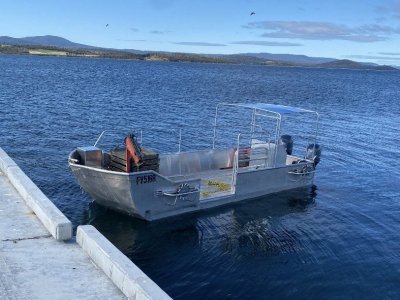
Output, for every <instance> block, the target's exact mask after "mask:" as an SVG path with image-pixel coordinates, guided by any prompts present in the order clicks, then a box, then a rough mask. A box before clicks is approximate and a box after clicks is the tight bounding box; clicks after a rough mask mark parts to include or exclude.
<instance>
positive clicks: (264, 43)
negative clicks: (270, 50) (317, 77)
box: [231, 41, 303, 47]
mask: <svg viewBox="0 0 400 300" xmlns="http://www.w3.org/2000/svg"><path fill="white" fill-rule="evenodd" d="M231 44H235V45H256V46H270V47H298V46H303V45H302V44H299V43H289V42H271V41H236V42H231Z"/></svg>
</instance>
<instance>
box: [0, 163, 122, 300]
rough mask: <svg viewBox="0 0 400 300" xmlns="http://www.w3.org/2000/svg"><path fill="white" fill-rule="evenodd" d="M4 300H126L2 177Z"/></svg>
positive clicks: (0, 292) (0, 294)
mask: <svg viewBox="0 0 400 300" xmlns="http://www.w3.org/2000/svg"><path fill="white" fill-rule="evenodd" d="M0 241H1V242H0V299H5V300H6V299H126V297H125V296H124V294H123V293H122V292H121V291H120V290H119V289H118V288H117V287H116V286H115V285H114V284H113V282H112V281H111V280H110V279H109V278H108V277H107V276H106V274H105V273H104V272H103V271H102V270H101V269H99V268H98V267H97V266H95V265H94V263H93V262H92V261H91V259H90V258H89V256H88V255H87V254H86V253H85V252H84V251H82V248H81V247H80V246H79V245H78V244H77V243H76V241H75V240H74V239H71V240H69V241H57V240H55V239H54V238H53V237H52V235H51V234H50V233H49V232H48V231H47V230H46V228H45V227H44V226H43V224H42V223H41V222H40V221H39V219H38V218H37V216H36V215H35V214H34V213H33V211H32V210H31V209H30V208H28V206H27V205H26V204H25V201H24V200H23V198H22V197H21V195H20V194H19V193H18V192H17V191H16V190H15V188H14V187H13V185H12V184H11V182H10V181H9V180H8V178H7V177H6V176H5V175H4V173H2V172H1V171H0Z"/></svg>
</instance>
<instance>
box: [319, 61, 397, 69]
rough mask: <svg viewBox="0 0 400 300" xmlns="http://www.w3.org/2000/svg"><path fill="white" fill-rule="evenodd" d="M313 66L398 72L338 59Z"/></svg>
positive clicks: (385, 67) (383, 66)
mask: <svg viewBox="0 0 400 300" xmlns="http://www.w3.org/2000/svg"><path fill="white" fill-rule="evenodd" d="M314 66H315V67H319V68H334V69H365V70H388V71H389V70H398V69H396V68H393V67H391V66H385V65H382V66H381V65H371V64H364V63H359V62H356V61H353V60H349V59H340V60H335V61H331V62H327V63H322V64H316V65H314Z"/></svg>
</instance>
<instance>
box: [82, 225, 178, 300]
mask: <svg viewBox="0 0 400 300" xmlns="http://www.w3.org/2000/svg"><path fill="white" fill-rule="evenodd" d="M76 241H77V242H78V244H79V245H80V246H81V247H82V249H83V250H84V251H85V252H86V253H87V254H88V255H89V257H90V258H91V259H92V260H93V262H94V263H95V264H96V265H97V266H98V267H99V268H101V269H102V270H103V271H104V273H105V274H106V275H107V276H108V277H109V278H110V279H111V280H112V281H113V282H114V284H115V285H116V286H117V287H118V288H119V289H120V290H121V291H122V292H123V293H124V295H125V296H127V297H128V299H146V300H150V299H156V300H163V299H165V300H167V299H172V298H171V297H169V296H168V295H167V294H166V293H165V292H164V291H163V290H162V289H161V288H160V287H159V286H158V285H157V284H156V283H155V282H154V281H152V280H151V279H150V278H149V277H148V276H147V275H146V274H145V273H144V272H143V271H142V270H140V269H139V268H138V267H137V266H136V265H135V264H134V263H132V261H130V260H129V259H128V258H127V257H126V256H125V255H124V254H123V253H122V252H120V251H119V250H118V249H117V248H116V247H115V246H114V245H113V244H112V243H111V242H110V241H108V240H107V239H106V238H105V237H104V236H103V235H102V234H101V233H100V232H99V231H97V229H96V228H94V227H93V226H91V225H81V226H78V230H77V234H76Z"/></svg>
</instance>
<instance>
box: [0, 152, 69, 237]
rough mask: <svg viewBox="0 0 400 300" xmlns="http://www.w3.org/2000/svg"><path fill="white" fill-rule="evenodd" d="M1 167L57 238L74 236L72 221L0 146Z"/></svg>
mask: <svg viewBox="0 0 400 300" xmlns="http://www.w3.org/2000/svg"><path fill="white" fill-rule="evenodd" d="M0 169H1V171H2V172H3V173H4V174H5V175H6V176H7V178H8V179H9V180H10V182H11V184H12V185H13V186H14V188H15V189H16V190H17V191H18V193H19V194H20V195H21V197H22V198H23V199H24V200H25V202H26V204H27V205H28V206H29V207H30V208H31V209H32V210H33V212H34V213H35V214H36V215H37V217H38V218H39V220H40V221H41V222H42V223H43V225H44V226H45V227H46V229H47V230H48V231H49V232H50V234H51V235H52V236H53V237H54V238H55V239H56V240H69V239H71V238H72V223H71V222H70V221H69V220H68V218H67V217H65V216H64V214H63V213H62V212H61V211H60V210H59V209H58V208H57V207H56V206H55V205H54V203H53V202H51V201H50V199H49V198H47V196H46V195H45V194H43V192H42V191H41V190H40V189H39V188H38V187H37V186H36V185H35V184H34V183H33V182H32V180H31V179H30V178H29V177H28V176H26V174H25V173H24V172H23V171H22V170H21V169H20V168H19V167H18V165H17V164H16V163H15V162H14V161H13V160H12V159H11V158H10V157H9V156H8V154H7V153H6V152H5V151H4V150H3V149H2V148H0Z"/></svg>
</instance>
